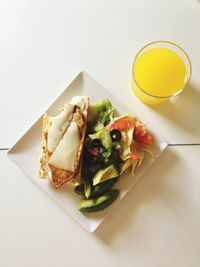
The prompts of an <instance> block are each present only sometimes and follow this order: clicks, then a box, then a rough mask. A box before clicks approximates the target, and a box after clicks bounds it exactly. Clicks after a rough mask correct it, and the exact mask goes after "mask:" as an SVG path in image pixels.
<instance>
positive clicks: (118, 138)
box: [40, 96, 154, 212]
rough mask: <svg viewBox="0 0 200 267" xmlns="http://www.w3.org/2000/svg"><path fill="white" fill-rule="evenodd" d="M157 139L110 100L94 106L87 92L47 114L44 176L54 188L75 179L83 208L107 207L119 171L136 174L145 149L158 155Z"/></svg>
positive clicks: (114, 193) (114, 195)
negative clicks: (115, 106) (153, 150)
mask: <svg viewBox="0 0 200 267" xmlns="http://www.w3.org/2000/svg"><path fill="white" fill-rule="evenodd" d="M153 142H154V141H153V137H152V135H151V134H150V133H149V132H148V131H147V129H146V127H145V126H144V124H142V122H140V121H139V120H138V119H136V118H134V117H133V116H132V115H131V114H124V115H122V116H119V115H118V114H117V112H116V110H115V108H114V107H113V105H112V104H111V102H110V101H109V100H108V99H104V100H102V101H100V102H98V103H96V104H94V105H89V98H88V97H86V96H84V97H82V96H76V97H74V98H73V99H72V100H71V102H70V103H69V104H66V105H65V106H64V107H63V109H62V111H61V113H60V114H59V115H57V116H56V117H49V116H48V115H47V114H45V115H44V118H43V135H42V153H41V157H40V177H42V178H49V179H51V181H52V183H53V185H54V187H55V188H59V187H60V186H61V185H62V184H64V183H66V182H68V181H73V186H74V192H75V193H77V194H78V195H79V196H81V197H82V200H81V203H80V206H79V210H80V211H82V212H96V211H99V210H103V209H105V208H107V207H108V206H109V205H111V204H112V203H113V202H114V201H115V200H116V198H117V197H118V195H119V190H118V189H117V181H118V179H123V177H120V176H121V175H122V174H123V173H124V172H126V171H127V170H130V172H131V174H132V175H134V172H135V169H136V168H137V167H139V166H140V165H141V164H142V162H143V159H144V156H145V154H146V153H148V154H150V155H151V156H154V155H153V153H152V145H153ZM113 187H116V188H114V189H113Z"/></svg>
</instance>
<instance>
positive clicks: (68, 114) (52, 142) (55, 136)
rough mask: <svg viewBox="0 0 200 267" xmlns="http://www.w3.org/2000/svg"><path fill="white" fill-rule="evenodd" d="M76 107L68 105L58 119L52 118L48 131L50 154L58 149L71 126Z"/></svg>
mask: <svg viewBox="0 0 200 267" xmlns="http://www.w3.org/2000/svg"><path fill="white" fill-rule="evenodd" d="M73 108H74V105H72V104H66V105H65V106H64V109H63V111H62V112H61V113H60V114H59V115H58V116H56V117H51V118H50V126H49V129H48V139H47V148H48V151H49V152H53V151H54V150H55V148H56V147H57V145H58V143H59V142H60V139H61V138H62V135H63V134H64V132H65V130H66V129H67V127H68V126H69V122H70V120H71V118H72V113H73Z"/></svg>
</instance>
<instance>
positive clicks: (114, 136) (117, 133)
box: [110, 129, 122, 142]
mask: <svg viewBox="0 0 200 267" xmlns="http://www.w3.org/2000/svg"><path fill="white" fill-rule="evenodd" d="M110 136H111V138H112V141H113V142H117V141H120V139H121V137H122V134H121V132H120V131H119V130H117V129H116V130H112V131H111V132H110Z"/></svg>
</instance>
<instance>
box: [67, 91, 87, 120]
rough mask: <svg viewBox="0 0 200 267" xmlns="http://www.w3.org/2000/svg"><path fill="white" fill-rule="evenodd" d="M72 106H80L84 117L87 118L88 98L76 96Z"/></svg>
mask: <svg viewBox="0 0 200 267" xmlns="http://www.w3.org/2000/svg"><path fill="white" fill-rule="evenodd" d="M70 103H71V104H72V105H76V106H78V107H79V108H80V109H81V111H82V112H83V114H84V116H85V117H86V116H87V110H88V104H89V97H88V96H74V97H73V98H72V100H71V101H70Z"/></svg>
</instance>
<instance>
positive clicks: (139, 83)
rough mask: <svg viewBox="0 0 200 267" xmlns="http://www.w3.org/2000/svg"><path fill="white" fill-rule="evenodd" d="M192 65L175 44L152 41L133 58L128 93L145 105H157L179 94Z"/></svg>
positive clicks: (186, 81) (187, 79) (185, 83)
mask: <svg viewBox="0 0 200 267" xmlns="http://www.w3.org/2000/svg"><path fill="white" fill-rule="evenodd" d="M191 73H192V65H191V62H190V59H189V57H188V55H187V53H186V52H185V51H184V50H183V49H182V48H181V47H180V46H178V45H177V44H174V43H172V42H168V41H156V42H152V43H150V44H148V45H146V46H144V47H143V48H142V49H141V50H140V51H139V52H138V53H137V55H136V57H135V59H134V62H133V68H132V74H133V79H132V90H133V92H134V93H135V95H136V96H137V97H138V98H139V99H140V100H142V101H143V102H144V103H146V104H150V105H155V104H160V103H162V102H164V101H166V100H168V99H169V98H170V97H172V96H174V95H177V94H179V93H180V92H181V91H182V90H183V89H184V88H185V86H186V85H187V83H188V82H189V80H190V77H191Z"/></svg>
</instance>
